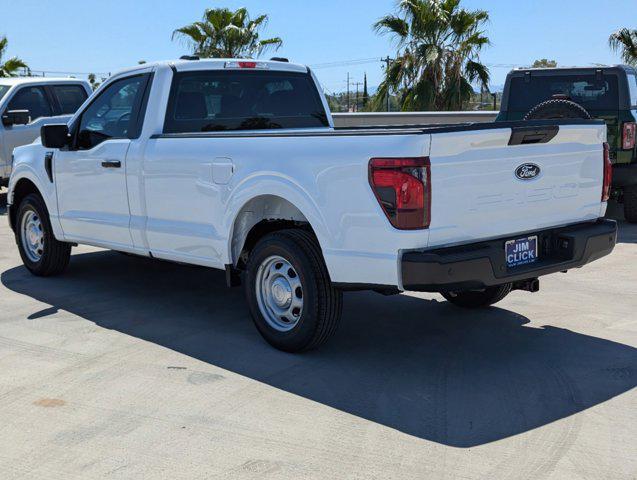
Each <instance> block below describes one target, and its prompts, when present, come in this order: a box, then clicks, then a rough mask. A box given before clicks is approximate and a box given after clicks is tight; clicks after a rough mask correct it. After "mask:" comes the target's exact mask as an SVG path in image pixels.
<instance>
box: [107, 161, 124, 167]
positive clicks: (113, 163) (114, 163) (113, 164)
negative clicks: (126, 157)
mask: <svg viewBox="0 0 637 480" xmlns="http://www.w3.org/2000/svg"><path fill="white" fill-rule="evenodd" d="M121 166H122V162H120V161H119V160H104V161H103V162H102V167H104V168H121Z"/></svg>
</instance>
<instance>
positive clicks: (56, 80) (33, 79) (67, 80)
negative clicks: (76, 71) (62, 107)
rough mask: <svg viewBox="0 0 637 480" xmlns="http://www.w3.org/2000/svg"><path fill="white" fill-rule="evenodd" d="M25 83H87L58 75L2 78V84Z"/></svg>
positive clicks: (0, 83) (0, 82) (0, 80)
mask: <svg viewBox="0 0 637 480" xmlns="http://www.w3.org/2000/svg"><path fill="white" fill-rule="evenodd" d="M23 83H86V80H81V79H79V78H69V77H64V78H57V77H4V78H0V85H11V86H13V85H20V84H23Z"/></svg>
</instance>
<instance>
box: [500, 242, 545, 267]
mask: <svg viewBox="0 0 637 480" xmlns="http://www.w3.org/2000/svg"><path fill="white" fill-rule="evenodd" d="M537 246H538V245H537V235H535V236H533V237H526V238H518V239H516V240H508V241H507V242H506V244H505V245H504V254H505V257H506V262H507V266H508V267H519V266H520V265H528V264H529V263H533V262H536V261H537V257H538V254H539V251H538V248H537Z"/></svg>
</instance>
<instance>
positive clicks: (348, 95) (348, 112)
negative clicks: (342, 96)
mask: <svg viewBox="0 0 637 480" xmlns="http://www.w3.org/2000/svg"><path fill="white" fill-rule="evenodd" d="M347 113H349V72H347Z"/></svg>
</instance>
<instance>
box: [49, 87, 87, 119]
mask: <svg viewBox="0 0 637 480" xmlns="http://www.w3.org/2000/svg"><path fill="white" fill-rule="evenodd" d="M51 89H52V90H53V94H54V95H55V98H56V99H57V101H58V103H59V105H60V114H61V115H71V114H73V113H75V111H76V110H77V109H78V108H80V105H82V104H83V103H84V100H86V99H87V97H88V95H87V94H86V91H85V90H84V88H82V86H81V85H53V86H51Z"/></svg>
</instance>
